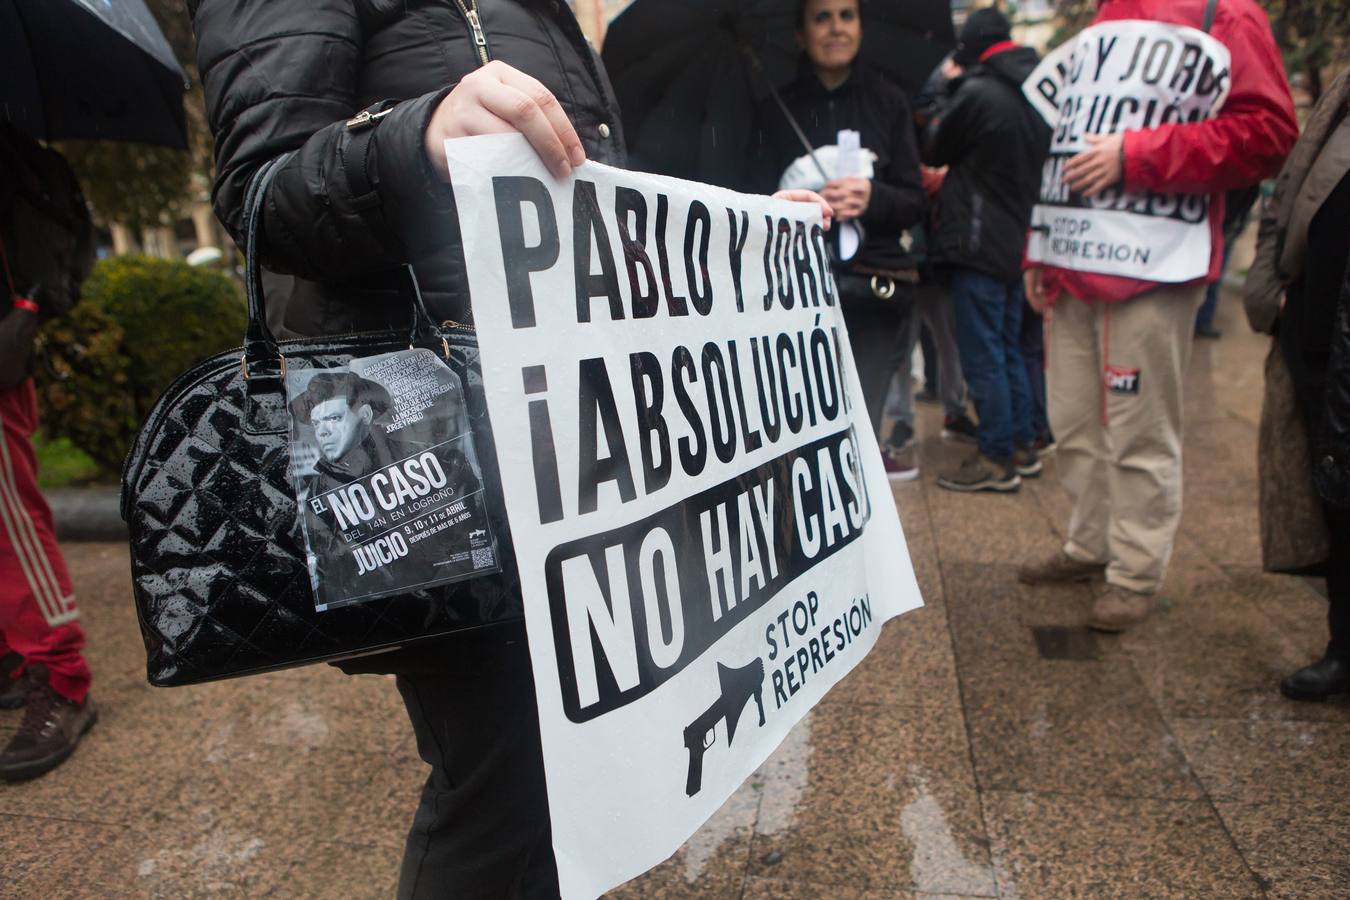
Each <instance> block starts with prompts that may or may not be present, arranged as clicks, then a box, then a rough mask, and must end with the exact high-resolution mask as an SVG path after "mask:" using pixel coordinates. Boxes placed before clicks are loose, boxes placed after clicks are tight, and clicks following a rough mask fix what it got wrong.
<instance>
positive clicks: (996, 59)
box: [924, 7, 1050, 492]
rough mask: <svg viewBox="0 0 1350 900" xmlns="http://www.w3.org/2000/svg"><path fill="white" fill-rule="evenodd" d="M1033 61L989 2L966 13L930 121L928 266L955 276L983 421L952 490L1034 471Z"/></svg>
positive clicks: (1042, 138)
mask: <svg viewBox="0 0 1350 900" xmlns="http://www.w3.org/2000/svg"><path fill="white" fill-rule="evenodd" d="M1039 62H1040V59H1039V57H1038V56H1037V55H1036V53H1035V51H1033V50H1031V49H1030V48H1027V47H1021V46H1018V45H1017V44H1014V43H1013V42H1012V40H1011V24H1010V23H1009V22H1008V19H1007V17H1006V16H1004V15H1003V13H1001V12H999V11H998V10H997V9H994V8H992V7H990V8H987V9H979V10H976V11H975V12H973V13H971V15H970V18H968V19H967V20H966V24H965V25H964V27H962V29H961V34H960V39H959V43H958V45H957V49H956V52H955V53H954V54H953V56H952V65H951V66H950V67H949V74H950V75H951V76H952V78H951V80H950V82H949V83H948V90H949V92H950V95H951V97H950V101H949V103H948V104H947V106H946V108H945V109H944V110H943V111H942V112H941V114H940V115H939V116H937V117H936V118H935V119H934V120H933V121H932V123H931V124H930V125H929V126H928V131H927V133H926V135H925V141H924V145H925V146H924V162H925V163H927V164H928V165H931V166H948V167H950V168H949V171H948V173H947V177H946V180H945V181H944V182H943V185H942V190H941V192H940V193H939V194H938V200H937V212H936V215H935V220H936V221H935V225H934V234H933V239H932V243H931V253H932V257H933V264H934V265H935V266H936V267H937V268H938V269H939V271H942V272H944V273H945V274H946V275H947V276H948V277H949V278H950V281H951V288H952V303H953V305H954V312H955V319H956V340H957V344H958V346H959V347H960V350H961V371H962V372H963V374H964V375H965V377H966V384H967V385H968V386H969V388H970V394H971V397H972V399H973V400H974V402H975V411H976V414H977V415H978V417H979V434H978V439H977V443H978V450H977V452H976V453H975V454H974V455H972V456H970V457H969V458H968V459H965V460H963V461H962V462H961V463H960V465H958V466H957V467H955V468H954V469H953V470H951V471H949V472H946V473H944V474H943V475H942V476H941V477H939V478H938V485H939V486H941V487H945V488H948V489H951V490H957V491H1000V492H1004V491H1014V490H1017V488H1018V487H1020V485H1021V479H1022V477H1024V476H1025V477H1032V476H1035V475H1038V474H1040V470H1041V464H1040V460H1039V459H1038V458H1037V454H1036V451H1035V449H1034V448H1033V447H1032V443H1033V442H1034V441H1035V439H1036V438H1037V437H1038V435H1037V434H1036V430H1035V427H1034V424H1033V412H1032V400H1031V393H1030V388H1029V385H1028V383H1027V374H1026V370H1025V368H1024V367H1023V363H1022V354H1021V350H1020V346H1019V345H1020V341H1021V324H1022V312H1023V307H1024V306H1025V295H1024V294H1023V291H1022V287H1021V272H1022V251H1023V249H1024V247H1025V244H1026V233H1027V227H1028V225H1029V224H1030V222H1031V210H1032V207H1033V206H1035V204H1036V201H1037V197H1038V191H1039V188H1040V178H1041V167H1042V165H1043V164H1044V162H1045V157H1046V155H1047V153H1048V151H1049V143H1050V131H1049V128H1048V127H1047V126H1046V125H1045V123H1044V121H1043V120H1042V119H1041V118H1040V116H1039V115H1037V113H1036V112H1035V111H1034V110H1033V109H1032V108H1031V106H1030V104H1028V103H1027V102H1026V100H1025V99H1024V98H1023V95H1022V82H1023V81H1024V80H1025V79H1026V77H1027V75H1029V74H1030V73H1031V71H1032V70H1033V69H1034V68H1035V67H1036V65H1037V63H1039Z"/></svg>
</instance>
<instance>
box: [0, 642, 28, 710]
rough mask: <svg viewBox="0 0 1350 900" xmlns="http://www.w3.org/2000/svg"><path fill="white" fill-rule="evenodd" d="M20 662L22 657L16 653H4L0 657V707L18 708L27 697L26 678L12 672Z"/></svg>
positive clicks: (21, 662)
mask: <svg viewBox="0 0 1350 900" xmlns="http://www.w3.org/2000/svg"><path fill="white" fill-rule="evenodd" d="M22 664H23V657H22V656H20V655H19V654H17V653H6V654H5V656H4V658H3V659H0V709H18V708H19V707H20V706H23V701H24V700H25V699H26V698H27V697H28V688H29V686H30V685H29V683H28V679H26V678H24V677H22V676H20V675H15V674H14V671H15V670H16V669H18V668H19V666H20V665H22Z"/></svg>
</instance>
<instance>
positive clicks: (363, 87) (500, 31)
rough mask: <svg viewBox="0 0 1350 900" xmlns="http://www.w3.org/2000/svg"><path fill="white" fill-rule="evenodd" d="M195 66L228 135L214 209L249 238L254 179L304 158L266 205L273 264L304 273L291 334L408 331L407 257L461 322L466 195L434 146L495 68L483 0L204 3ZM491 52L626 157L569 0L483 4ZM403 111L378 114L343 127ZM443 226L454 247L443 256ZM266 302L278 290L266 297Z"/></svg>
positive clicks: (594, 154) (610, 102) (597, 141)
mask: <svg viewBox="0 0 1350 900" xmlns="http://www.w3.org/2000/svg"><path fill="white" fill-rule="evenodd" d="M189 6H190V8H191V11H192V20H193V27H194V29H195V31H196V33H197V65H198V68H199V70H200V72H201V76H202V83H203V85H204V87H205V91H206V107H207V114H208V116H209V118H210V121H211V128H212V131H213V132H214V134H215V139H216V166H217V172H218V174H217V177H216V184H215V190H214V194H213V199H214V203H215V208H216V213H217V215H218V216H219V217H220V219H221V221H223V222H224V223H225V225H226V227H228V228H229V230H230V232H231V234H233V235H234V238H235V240H236V241H239V242H242V239H243V217H244V213H243V201H244V192H245V190H246V188H247V185H248V182H249V179H250V178H251V177H252V176H253V174H254V173H255V172H256V171H257V170H258V169H259V168H260V167H261V166H262V165H263V164H264V163H266V162H267V161H268V160H270V159H273V158H275V157H276V156H279V155H281V154H282V153H286V152H288V151H298V152H297V153H296V155H295V156H294V157H293V158H292V159H291V161H290V162H289V163H288V164H287V165H286V166H285V167H284V168H283V169H282V170H281V171H280V172H279V173H278V174H277V177H276V180H275V182H274V183H273V186H272V189H271V191H270V193H269V197H268V201H267V206H266V208H265V210H264V217H263V226H264V231H265V234H264V237H263V245H262V256H263V260H264V262H265V264H266V265H267V266H268V268H270V269H274V270H276V271H280V272H288V273H292V274H294V275H296V276H297V279H296V283H295V289H294V291H293V293H292V295H291V298H290V301H289V303H288V305H287V310H286V315H285V323H286V328H287V330H288V331H290V332H293V333H296V334H304V335H317V334H334V333H340V332H345V331H353V330H368V329H379V328H386V327H395V326H398V325H400V324H401V323H402V322H403V321H404V320H405V318H406V316H407V309H408V299H407V296H408V294H407V290H406V278H405V276H403V275H402V273H401V271H400V269H399V267H400V266H401V265H402V264H404V263H406V262H411V263H413V265H414V268H415V269H416V272H417V275H418V280H419V282H420V284H421V287H422V290H423V292H424V294H426V296H427V300H428V302H429V304H430V305H431V307H432V314H433V315H434V316H435V317H437V318H449V319H458V320H464V319H465V318H466V316H467V297H468V286H467V282H466V280H465V277H464V267H463V261H462V259H460V258H459V257H457V256H456V254H455V253H454V252H453V236H454V235H456V233H457V232H456V229H457V227H458V226H457V219H456V217H455V215H454V198H453V197H452V195H451V193H450V191H449V189H448V188H447V187H446V185H445V184H444V182H442V181H441V180H440V179H439V178H438V177H437V176H436V175H435V173H434V171H433V170H432V168H431V165H430V163H429V162H428V161H427V159H426V155H425V153H424V152H423V149H422V147H423V134H424V132H425V130H426V125H427V122H428V120H429V119H430V117H431V114H432V112H433V111H434V110H435V108H436V105H437V104H438V103H439V102H440V101H441V99H442V98H443V97H444V96H445V95H446V94H447V93H449V91H450V89H451V88H452V87H453V86H454V85H455V84H456V83H458V82H459V80H460V79H461V78H463V77H464V76H465V75H467V74H469V73H470V72H472V71H473V70H474V69H476V68H478V66H479V65H480V64H481V62H482V60H481V58H480V56H479V53H478V48H477V47H476V45H475V41H474V37H473V31H472V29H471V26H470V21H469V17H468V16H466V15H465V10H464V9H462V8H461V6H467V7H472V6H473V3H472V0H305V2H295V0H196V2H190V3H189ZM478 13H479V15H480V17H481V22H482V27H483V32H484V34H485V37H486V44H487V46H486V48H485V49H486V52H487V53H488V55H489V56H490V57H491V58H492V59H497V60H501V61H502V62H505V63H507V64H509V65H511V66H513V67H515V68H517V69H520V70H521V71H524V72H527V73H529V74H530V75H533V76H534V77H535V78H537V79H539V81H541V82H543V84H544V85H545V86H546V87H547V88H549V90H551V91H552V92H553V94H554V95H555V96H556V97H557V98H558V100H559V102H560V103H561V104H562V106H563V108H564V109H565V110H566V112H567V114H568V116H570V117H571V120H572V122H573V124H574V125H575V126H576V129H577V132H578V134H579V135H580V136H581V140H582V143H583V144H584V145H585V147H586V152H587V154H588V155H589V158H590V159H593V160H596V161H598V162H605V163H610V164H615V165H622V163H623V161H624V146H623V134H622V130H621V127H620V125H619V115H618V110H617V108H616V105H615V101H614V92H613V89H612V88H611V87H610V85H609V83H608V81H607V79H606V76H605V75H604V70H603V68H602V67H601V65H600V63H599V60H598V58H597V57H596V55H595V53H594V51H593V50H592V49H591V47H590V45H589V44H588V43H587V42H586V40H585V38H584V37H583V35H582V33H581V29H580V28H579V26H578V25H577V22H576V19H575V17H574V16H573V15H572V13H571V11H570V10H569V9H568V8H567V6H566V5H565V4H563V3H561V2H559V0H478ZM390 104H396V105H394V107H393V111H392V112H390V113H389V114H388V115H387V116H385V117H384V118H383V119H382V120H380V121H379V122H378V124H376V125H374V126H373V127H370V128H366V129H353V128H349V127H348V126H347V122H348V120H349V119H351V118H353V117H354V116H356V115H357V114H358V113H359V112H361V111H362V110H367V109H371V108H372V107H376V106H379V107H380V108H383V107H384V106H387V105H390ZM447 236H450V238H449V243H451V245H452V246H451V248H450V250H449V251H447V249H446V244H447V240H448V239H447ZM270 299H271V298H269V300H270Z"/></svg>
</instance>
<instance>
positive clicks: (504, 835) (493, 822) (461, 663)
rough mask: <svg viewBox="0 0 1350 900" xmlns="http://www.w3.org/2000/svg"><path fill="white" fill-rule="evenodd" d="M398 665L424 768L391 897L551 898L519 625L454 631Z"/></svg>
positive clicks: (545, 821) (540, 779)
mask: <svg viewBox="0 0 1350 900" xmlns="http://www.w3.org/2000/svg"><path fill="white" fill-rule="evenodd" d="M437 647H438V651H439V649H440V648H443V650H444V652H438V653H437V655H436V658H435V660H434V662H428V663H424V664H422V665H419V666H416V667H413V668H410V669H408V670H405V671H401V672H399V674H398V689H399V692H400V693H401V694H402V695H403V702H404V704H405V705H406V706H407V708H408V718H409V719H411V720H412V726H413V731H414V732H415V733H416V735H417V751H418V753H419V754H420V755H421V757H422V759H423V760H425V761H426V763H427V764H428V765H429V766H431V773H430V775H429V776H428V777H427V782H426V785H425V787H423V789H422V799H421V803H420V805H419V806H418V807H417V813H416V815H415V816H414V817H413V824H412V829H411V830H410V831H409V833H408V843H407V847H406V849H405V851H404V855H403V867H402V871H401V872H400V875H399V885H398V896H399V897H400V898H401V900H406V898H433V897H435V898H441V897H454V898H469V900H472V898H484V900H488V898H492V900H498V898H503V897H508V898H555V897H557V896H558V870H557V866H556V864H555V863H554V859H553V840H552V831H551V829H550V826H549V815H548V799H547V794H546V792H545V788H544V761H543V754H542V751H541V747H540V740H539V715H538V711H537V708H536V706H535V696H534V679H533V676H532V674H531V670H530V656H529V651H528V648H527V646H526V643H525V628H524V626H523V625H510V626H497V627H494V628H490V629H484V630H482V631H479V632H473V633H468V634H464V635H458V636H456V637H455V638H453V639H451V640H448V641H445V642H443V643H441V644H438V645H437Z"/></svg>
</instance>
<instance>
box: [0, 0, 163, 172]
mask: <svg viewBox="0 0 1350 900" xmlns="http://www.w3.org/2000/svg"><path fill="white" fill-rule="evenodd" d="M186 87H187V80H186V78H185V77H184V76H183V70H182V69H181V68H179V66H178V61H177V60H176V59H175V58H174V55H173V50H172V49H170V47H169V42H168V41H167V40H165V38H164V33H163V32H162V31H160V30H159V26H158V25H157V24H156V23H155V19H154V17H153V16H151V15H150V10H148V9H146V7H145V3H144V2H143V0H0V121H6V122H9V123H10V124H12V125H13V126H15V127H16V128H18V129H19V130H20V131H23V132H24V133H26V134H28V135H30V136H32V137H35V138H38V139H39V140H45V141H53V140H64V139H70V138H87V139H94V140H115V141H136V142H139V143H145V144H161V145H163V146H166V147H180V148H186V147H187V124H186V121H185V117H184V113H183V91H184V89H185V88H186Z"/></svg>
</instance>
